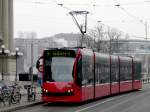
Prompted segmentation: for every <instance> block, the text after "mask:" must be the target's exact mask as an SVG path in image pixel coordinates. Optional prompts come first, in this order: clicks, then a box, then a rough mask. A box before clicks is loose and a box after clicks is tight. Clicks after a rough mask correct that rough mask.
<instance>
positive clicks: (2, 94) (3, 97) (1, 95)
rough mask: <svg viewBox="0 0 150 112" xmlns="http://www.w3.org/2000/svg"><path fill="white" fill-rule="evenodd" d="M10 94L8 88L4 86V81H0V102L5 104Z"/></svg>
mask: <svg viewBox="0 0 150 112" xmlns="http://www.w3.org/2000/svg"><path fill="white" fill-rule="evenodd" d="M10 94H11V92H10V89H9V88H8V87H7V86H6V84H5V83H4V81H0V103H3V104H4V105H6V102H8V103H9V99H10Z"/></svg>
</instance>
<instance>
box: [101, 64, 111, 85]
mask: <svg viewBox="0 0 150 112" xmlns="http://www.w3.org/2000/svg"><path fill="white" fill-rule="evenodd" d="M100 71H101V80H100V82H101V83H108V82H110V70H109V65H107V64H101V67H100Z"/></svg>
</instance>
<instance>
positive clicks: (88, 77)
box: [82, 61, 94, 85]
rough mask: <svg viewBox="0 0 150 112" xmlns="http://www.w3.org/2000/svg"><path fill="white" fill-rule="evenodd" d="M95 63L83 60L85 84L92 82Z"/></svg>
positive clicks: (83, 82)
mask: <svg viewBox="0 0 150 112" xmlns="http://www.w3.org/2000/svg"><path fill="white" fill-rule="evenodd" d="M92 67H93V65H92V64H91V63H90V62H89V61H84V62H83V81H82V84H83V85H87V84H92V83H93V80H94V77H93V73H92Z"/></svg>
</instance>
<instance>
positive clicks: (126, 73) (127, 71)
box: [120, 63, 132, 81]
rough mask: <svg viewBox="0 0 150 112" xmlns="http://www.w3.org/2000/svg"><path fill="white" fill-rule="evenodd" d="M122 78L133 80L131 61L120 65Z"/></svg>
mask: <svg viewBox="0 0 150 112" xmlns="http://www.w3.org/2000/svg"><path fill="white" fill-rule="evenodd" d="M120 80H121V81H126V80H132V66H131V65H130V64H129V63H123V65H121V67H120Z"/></svg>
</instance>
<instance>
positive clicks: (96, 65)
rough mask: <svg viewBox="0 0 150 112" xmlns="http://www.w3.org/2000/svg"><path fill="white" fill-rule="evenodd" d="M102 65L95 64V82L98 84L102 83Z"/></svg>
mask: <svg viewBox="0 0 150 112" xmlns="http://www.w3.org/2000/svg"><path fill="white" fill-rule="evenodd" d="M100 70H101V69H100V64H99V63H96V64H95V82H96V83H97V84H98V83H100V74H101V71H100Z"/></svg>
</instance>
